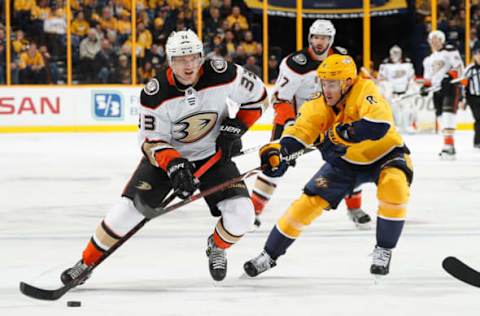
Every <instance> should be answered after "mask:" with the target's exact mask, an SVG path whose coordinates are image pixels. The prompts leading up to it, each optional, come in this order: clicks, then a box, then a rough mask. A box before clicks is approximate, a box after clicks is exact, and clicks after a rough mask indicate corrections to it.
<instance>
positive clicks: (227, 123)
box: [216, 118, 247, 161]
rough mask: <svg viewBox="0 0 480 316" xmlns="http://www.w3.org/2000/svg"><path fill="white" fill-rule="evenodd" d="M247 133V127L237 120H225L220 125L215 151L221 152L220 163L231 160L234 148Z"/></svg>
mask: <svg viewBox="0 0 480 316" xmlns="http://www.w3.org/2000/svg"><path fill="white" fill-rule="evenodd" d="M246 131H247V127H246V126H245V124H243V123H242V122H241V121H240V120H238V119H231V118H226V119H224V120H223V122H222V124H221V125H220V134H219V135H218V137H217V141H216V143H217V150H219V149H221V150H222V161H228V160H230V159H231V158H232V155H233V151H234V146H238V144H239V142H241V140H240V138H241V137H242V135H243V134H244V133H245V132H246Z"/></svg>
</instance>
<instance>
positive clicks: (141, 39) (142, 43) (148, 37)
mask: <svg viewBox="0 0 480 316" xmlns="http://www.w3.org/2000/svg"><path fill="white" fill-rule="evenodd" d="M137 34H138V35H137V48H140V49H141V51H140V54H137V56H138V57H140V58H143V57H145V50H146V49H150V47H152V43H153V38H152V33H150V31H149V30H148V29H146V28H145V25H144V24H143V23H139V24H138V25H137Z"/></svg>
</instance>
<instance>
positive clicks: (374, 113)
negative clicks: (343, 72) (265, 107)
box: [282, 77, 404, 165]
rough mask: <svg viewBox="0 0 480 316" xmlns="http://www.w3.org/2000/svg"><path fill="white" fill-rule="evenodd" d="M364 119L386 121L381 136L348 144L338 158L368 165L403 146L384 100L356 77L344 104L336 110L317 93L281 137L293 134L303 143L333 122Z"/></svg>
mask: <svg viewBox="0 0 480 316" xmlns="http://www.w3.org/2000/svg"><path fill="white" fill-rule="evenodd" d="M362 120H363V121H365V122H368V123H369V124H371V123H378V124H388V126H389V127H388V130H387V132H386V134H385V135H383V136H382V137H381V138H379V139H376V140H372V139H367V140H364V141H360V142H357V143H351V144H349V146H348V147H347V151H346V153H345V154H344V155H343V156H341V157H340V158H341V159H342V160H344V161H345V162H348V163H350V164H353V165H369V164H372V163H374V162H376V161H378V160H380V159H381V158H382V157H384V156H386V155H387V154H388V153H390V152H391V151H393V150H394V149H396V148H401V147H403V146H404V143H403V140H402V137H401V136H400V134H398V133H397V131H396V129H395V126H394V122H393V114H392V111H391V108H390V106H389V104H388V102H387V101H386V100H385V99H384V97H383V96H382V95H381V94H380V92H379V90H378V88H377V87H376V86H375V84H374V83H373V81H371V80H368V79H363V78H360V77H358V79H357V81H356V82H355V83H354V85H353V86H352V88H351V90H350V92H349V93H348V95H347V97H346V100H345V103H344V105H341V106H340V107H339V110H338V111H337V112H335V111H334V109H333V107H331V106H328V105H327V104H326V103H325V101H324V98H323V97H321V96H319V97H317V98H314V99H312V100H310V101H308V102H306V103H305V104H304V105H303V106H302V108H301V109H300V115H299V117H298V118H297V120H296V121H295V123H294V124H293V125H291V126H289V127H287V128H286V129H285V131H284V133H283V134H282V137H285V136H288V137H293V138H295V139H296V140H297V141H299V142H301V143H302V144H304V145H305V146H307V145H310V144H313V143H314V142H315V141H316V140H317V139H318V138H319V137H320V138H321V137H322V136H323V135H324V133H325V132H326V131H327V130H328V129H330V128H331V127H332V126H333V125H334V124H336V123H341V124H347V123H350V124H351V123H353V122H358V121H362Z"/></svg>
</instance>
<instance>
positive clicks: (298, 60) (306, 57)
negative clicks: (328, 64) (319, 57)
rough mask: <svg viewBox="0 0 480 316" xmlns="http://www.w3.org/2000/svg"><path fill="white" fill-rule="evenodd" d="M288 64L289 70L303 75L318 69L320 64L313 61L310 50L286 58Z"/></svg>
mask: <svg viewBox="0 0 480 316" xmlns="http://www.w3.org/2000/svg"><path fill="white" fill-rule="evenodd" d="M286 64H287V66H288V68H290V69H291V70H293V71H294V72H296V73H298V74H300V75H303V74H305V73H307V72H310V71H312V70H315V69H317V67H318V65H320V62H318V61H316V60H313V59H312V58H311V57H310V54H309V52H308V49H307V48H305V49H302V50H300V51H297V52H295V53H293V54H290V55H289V56H287V57H286Z"/></svg>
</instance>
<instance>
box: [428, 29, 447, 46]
mask: <svg viewBox="0 0 480 316" xmlns="http://www.w3.org/2000/svg"><path fill="white" fill-rule="evenodd" d="M434 37H437V38H438V39H440V42H442V44H445V33H443V32H442V31H440V30H436V31H431V32H430V33H429V34H428V42H429V43H431V42H432V38H434Z"/></svg>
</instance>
